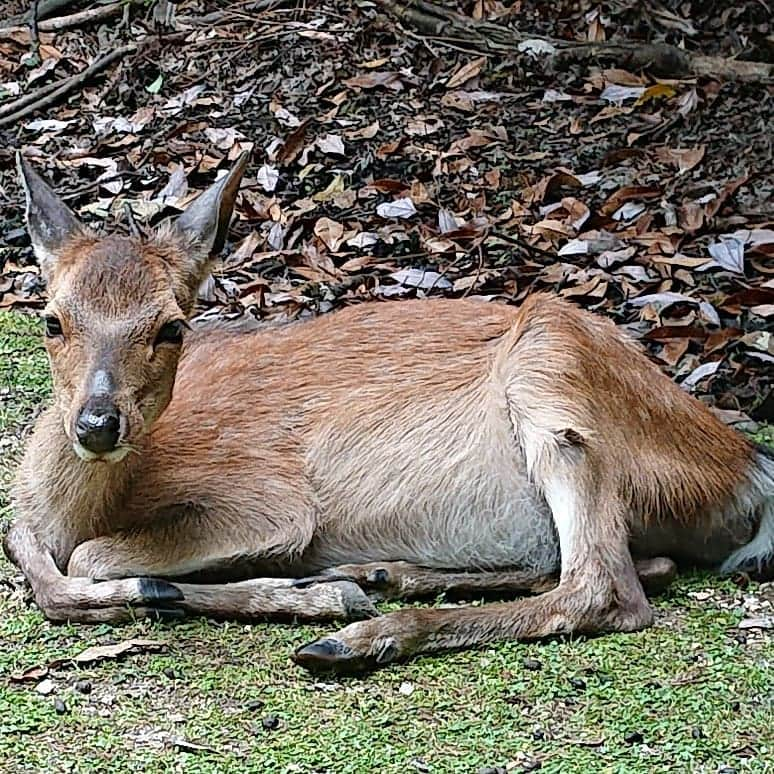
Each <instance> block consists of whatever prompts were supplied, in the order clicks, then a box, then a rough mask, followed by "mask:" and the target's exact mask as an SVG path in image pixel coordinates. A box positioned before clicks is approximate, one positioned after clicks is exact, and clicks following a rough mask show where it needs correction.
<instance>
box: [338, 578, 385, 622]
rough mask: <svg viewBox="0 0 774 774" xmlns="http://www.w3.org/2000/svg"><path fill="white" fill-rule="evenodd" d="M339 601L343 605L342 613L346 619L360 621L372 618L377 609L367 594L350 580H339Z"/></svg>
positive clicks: (377, 612) (377, 613) (376, 613)
mask: <svg viewBox="0 0 774 774" xmlns="http://www.w3.org/2000/svg"><path fill="white" fill-rule="evenodd" d="M339 588H340V589H341V603H342V606H343V607H344V615H345V616H346V618H347V619H348V620H352V621H361V620H363V619H364V618H374V617H376V616H377V615H379V611H378V610H377V609H376V608H375V607H374V603H373V602H371V600H370V599H369V598H368V595H367V594H366V593H365V591H363V589H361V588H360V586H358V585H357V584H356V583H353V582H352V581H340V585H339Z"/></svg>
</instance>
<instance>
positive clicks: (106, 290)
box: [52, 237, 178, 328]
mask: <svg viewBox="0 0 774 774" xmlns="http://www.w3.org/2000/svg"><path fill="white" fill-rule="evenodd" d="M74 247H75V246H74ZM144 247H145V246H144V245H143V244H142V243H140V242H138V241H137V240H133V239H128V238H121V237H112V238H108V239H103V240H100V241H99V242H97V243H94V244H90V245H89V244H85V245H82V246H81V247H80V250H81V252H80V255H78V256H74V255H72V250H71V251H70V253H71V254H70V256H68V257H69V258H70V260H69V261H68V263H67V269H66V271H65V272H63V273H62V275H61V276H60V278H59V281H58V282H57V283H56V284H55V286H54V287H53V288H52V300H53V303H54V305H55V306H56V307H57V308H58V309H60V310H61V311H62V312H63V313H66V314H69V315H70V316H71V317H73V318H74V319H78V320H80V321H81V322H83V323H89V322H95V321H99V320H100V318H101V319H102V320H103V321H105V322H108V321H116V322H119V321H121V322H122V323H124V324H126V325H130V324H131V325H132V326H133V327H135V328H142V327H144V326H146V325H152V324H153V323H154V321H155V320H156V319H158V317H160V316H162V315H163V314H165V313H168V314H173V315H174V314H175V313H176V312H177V311H178V310H177V304H176V301H175V294H174V292H173V286H172V282H171V280H170V277H169V275H168V271H167V269H166V267H165V266H164V264H163V263H162V262H160V261H157V260H154V258H155V256H154V255H153V254H152V253H151V254H150V255H149V254H148V251H146V250H145V249H144Z"/></svg>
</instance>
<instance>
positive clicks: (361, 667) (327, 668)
mask: <svg viewBox="0 0 774 774" xmlns="http://www.w3.org/2000/svg"><path fill="white" fill-rule="evenodd" d="M397 656H398V648H397V645H396V643H395V641H394V640H393V639H392V638H387V639H386V640H384V642H383V643H382V644H381V646H380V647H379V648H377V649H376V650H371V651H369V652H368V653H367V654H365V653H358V652H356V651H355V650H354V649H353V648H351V647H350V646H349V645H347V644H346V643H345V642H342V641H341V640H337V639H336V638H335V637H323V639H321V640H315V641H314V642H310V643H309V644H308V645H303V646H302V647H300V648H299V649H298V650H297V651H296V652H295V653H294V654H293V661H295V662H296V664H298V665H299V666H300V667H303V668H304V669H307V670H308V671H310V672H334V673H336V674H340V675H354V674H360V673H362V672H371V671H373V670H374V669H379V668H380V667H383V666H387V664H389V663H390V662H391V661H394V660H395V658H397Z"/></svg>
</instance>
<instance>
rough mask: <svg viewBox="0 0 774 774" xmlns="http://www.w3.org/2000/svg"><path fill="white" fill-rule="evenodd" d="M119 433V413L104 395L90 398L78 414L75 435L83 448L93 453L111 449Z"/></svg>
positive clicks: (114, 445)
mask: <svg viewBox="0 0 774 774" xmlns="http://www.w3.org/2000/svg"><path fill="white" fill-rule="evenodd" d="M120 435H121V414H120V412H119V411H118V409H117V408H116V406H115V404H114V403H113V402H112V401H111V400H109V399H108V398H106V397H103V396H99V397H94V398H90V399H89V400H88V401H86V404H85V405H84V407H83V408H82V409H81V412H80V414H78V419H77V420H76V422H75V436H76V438H77V439H78V443H79V444H80V445H81V446H83V448H84V449H87V450H88V451H90V452H92V453H94V454H105V453H106V452H111V451H113V450H114V449H115V448H116V446H117V445H118V439H119V437H120Z"/></svg>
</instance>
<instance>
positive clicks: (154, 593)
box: [138, 578, 183, 603]
mask: <svg viewBox="0 0 774 774" xmlns="http://www.w3.org/2000/svg"><path fill="white" fill-rule="evenodd" d="M138 590H139V592H140V595H141V596H142V598H143V601H145V602H150V603H154V602H180V601H181V600H182V599H183V592H182V591H180V589H179V588H178V587H177V586H174V585H173V584H171V583H168V582H167V581H165V580H160V579H159V578H140V579H139V580H138Z"/></svg>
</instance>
